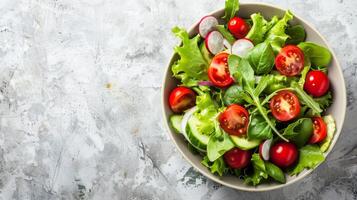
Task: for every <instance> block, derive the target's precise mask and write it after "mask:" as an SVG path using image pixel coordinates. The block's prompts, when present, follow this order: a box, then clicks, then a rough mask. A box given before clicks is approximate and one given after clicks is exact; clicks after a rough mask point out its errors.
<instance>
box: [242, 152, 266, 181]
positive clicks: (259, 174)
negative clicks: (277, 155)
mask: <svg viewBox="0 0 357 200" xmlns="http://www.w3.org/2000/svg"><path fill="white" fill-rule="evenodd" d="M251 161H252V165H253V173H252V174H246V175H245V176H244V182H245V183H247V184H251V185H258V184H259V183H260V182H261V181H262V180H264V179H267V178H268V173H267V172H266V169H265V164H264V161H263V160H262V159H261V158H260V156H259V154H257V153H254V154H253V155H252V159H251Z"/></svg>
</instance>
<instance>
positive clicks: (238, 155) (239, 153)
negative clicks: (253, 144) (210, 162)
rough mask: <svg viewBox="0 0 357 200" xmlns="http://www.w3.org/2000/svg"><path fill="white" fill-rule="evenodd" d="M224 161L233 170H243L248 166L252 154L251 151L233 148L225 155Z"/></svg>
mask: <svg viewBox="0 0 357 200" xmlns="http://www.w3.org/2000/svg"><path fill="white" fill-rule="evenodd" d="M223 157H224V160H225V161H226V163H227V164H228V165H229V166H230V167H231V168H233V169H243V168H245V167H247V166H248V164H249V163H250V159H251V158H252V154H251V153H250V151H246V150H241V149H238V148H233V149H231V150H229V151H227V152H226V153H225V154H224V155H223Z"/></svg>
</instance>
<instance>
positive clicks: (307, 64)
mask: <svg viewBox="0 0 357 200" xmlns="http://www.w3.org/2000/svg"><path fill="white" fill-rule="evenodd" d="M304 59H305V60H304V69H303V70H302V71H301V77H300V80H299V85H300V87H302V88H303V87H304V84H305V79H306V75H307V73H308V72H309V71H310V68H311V62H310V59H309V57H308V56H306V55H305V56H304Z"/></svg>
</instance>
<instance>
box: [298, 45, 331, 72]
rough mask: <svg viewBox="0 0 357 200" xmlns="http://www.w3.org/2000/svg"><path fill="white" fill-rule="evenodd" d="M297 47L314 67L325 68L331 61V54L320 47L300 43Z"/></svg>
mask: <svg viewBox="0 0 357 200" xmlns="http://www.w3.org/2000/svg"><path fill="white" fill-rule="evenodd" d="M298 47H299V48H300V49H301V50H302V51H303V52H304V55H305V56H308V57H309V58H310V61H311V64H313V65H314V66H327V65H328V64H329V63H330V62H331V59H332V55H331V52H330V51H329V50H328V49H327V48H325V47H323V46H320V45H317V44H315V43H312V42H301V43H299V44H298Z"/></svg>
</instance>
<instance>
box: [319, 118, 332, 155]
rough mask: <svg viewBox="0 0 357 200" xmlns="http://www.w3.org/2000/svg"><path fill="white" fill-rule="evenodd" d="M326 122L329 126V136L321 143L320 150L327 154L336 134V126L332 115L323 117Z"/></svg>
mask: <svg viewBox="0 0 357 200" xmlns="http://www.w3.org/2000/svg"><path fill="white" fill-rule="evenodd" d="M323 119H324V122H325V123H326V126H327V136H326V138H325V139H324V140H323V141H322V142H321V143H320V150H321V151H322V152H326V151H327V149H328V148H329V146H330V144H331V141H332V138H333V135H334V134H335V132H336V124H335V120H334V119H333V117H332V115H327V116H324V117H323Z"/></svg>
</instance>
